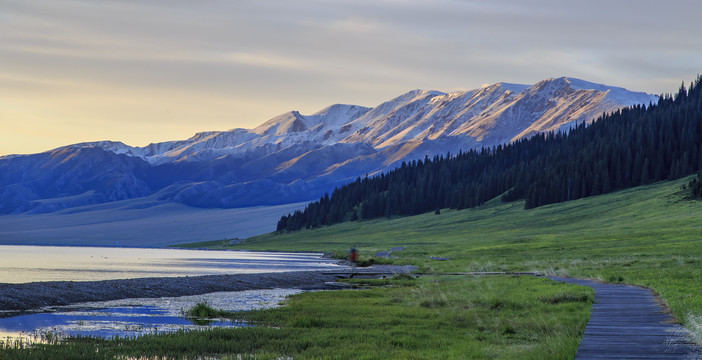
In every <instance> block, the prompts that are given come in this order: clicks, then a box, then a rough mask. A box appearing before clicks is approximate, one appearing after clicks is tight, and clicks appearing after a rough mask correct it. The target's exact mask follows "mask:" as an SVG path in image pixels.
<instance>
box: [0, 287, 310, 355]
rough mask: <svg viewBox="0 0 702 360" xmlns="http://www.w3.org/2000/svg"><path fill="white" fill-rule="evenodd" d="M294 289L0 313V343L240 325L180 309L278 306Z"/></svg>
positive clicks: (125, 301) (244, 308)
mask: <svg viewBox="0 0 702 360" xmlns="http://www.w3.org/2000/svg"><path fill="white" fill-rule="evenodd" d="M300 292H301V290H298V289H269V290H246V291H235V292H217V293H211V294H204V295H194V296H181V297H164V298H157V299H149V298H146V299H124V300H113V301H101V302H90V303H82V304H75V305H69V306H59V307H52V308H45V309H42V311H41V312H38V313H29V314H24V315H19V316H13V317H8V318H0V343H1V342H3V341H6V342H12V341H23V342H25V343H33V342H41V341H42V336H44V337H45V336H46V335H47V334H51V336H53V337H65V336H76V335H82V336H88V335H90V336H97V337H104V338H110V337H112V336H115V335H118V336H139V335H144V334H153V333H163V332H170V331H177V330H200V329H206V328H210V327H242V326H248V324H246V323H242V322H233V321H230V320H216V319H215V320H213V321H211V322H202V321H193V320H188V319H186V318H184V317H183V311H184V310H187V309H190V308H192V307H193V306H194V305H195V304H197V303H199V302H206V303H207V304H208V305H210V306H212V307H213V308H216V309H223V310H229V311H244V310H252V309H265V308H271V307H275V306H279V303H280V302H281V301H283V300H284V299H285V297H287V296H289V295H292V294H297V293H300Z"/></svg>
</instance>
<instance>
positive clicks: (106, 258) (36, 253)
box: [0, 245, 337, 283]
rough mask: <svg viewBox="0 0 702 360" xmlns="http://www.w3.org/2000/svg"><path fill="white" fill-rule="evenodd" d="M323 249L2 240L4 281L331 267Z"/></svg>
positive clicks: (0, 252) (1, 274)
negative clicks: (124, 245) (185, 247)
mask: <svg viewBox="0 0 702 360" xmlns="http://www.w3.org/2000/svg"><path fill="white" fill-rule="evenodd" d="M335 267H337V265H335V263H334V262H333V261H332V260H330V259H324V258H322V256H321V254H311V253H272V252H249V251H210V250H181V249H151V248H149V249H142V248H111V247H71V246H65V247H62V246H13V245H0V282H3V283H27V282H36V281H97V280H114V279H133V278H145V277H178V276H199V275H222V274H242V273H266V272H287V271H300V270H328V269H332V268H335Z"/></svg>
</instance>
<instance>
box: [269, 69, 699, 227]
mask: <svg viewBox="0 0 702 360" xmlns="http://www.w3.org/2000/svg"><path fill="white" fill-rule="evenodd" d="M698 169H702V78H699V77H698V79H697V80H696V81H695V82H693V83H692V84H691V85H690V88H689V89H686V88H685V86H682V87H681V88H680V89H679V91H678V92H677V93H676V94H675V95H674V96H671V95H666V96H665V97H663V98H662V99H660V101H659V102H658V103H657V104H655V105H649V106H647V107H646V106H641V105H636V106H632V107H629V108H623V109H621V110H617V111H616V112H613V113H611V114H605V115H603V116H602V117H600V118H598V119H597V120H595V121H594V122H592V123H591V124H587V123H581V124H580V125H578V126H576V127H575V128H573V129H571V130H570V131H568V132H560V131H559V132H549V133H546V134H536V135H534V136H532V137H529V138H526V139H520V140H517V141H514V142H512V143H510V144H505V145H498V146H496V147H492V148H482V149H480V150H469V151H467V152H459V153H458V154H456V155H451V154H448V155H447V156H446V157H444V156H435V157H434V158H433V159H432V158H429V157H425V159H424V160H421V159H420V160H413V161H411V162H410V163H404V162H403V163H402V166H401V167H399V168H397V169H395V170H392V171H390V172H388V173H384V174H380V175H375V176H373V177H365V178H363V179H361V178H360V177H359V178H357V179H356V181H355V182H352V183H349V184H346V185H344V186H342V187H340V188H338V189H335V190H334V192H333V193H331V196H329V195H324V196H323V197H321V198H320V200H319V201H316V202H313V203H310V204H309V205H308V206H307V207H306V208H305V209H304V210H303V211H296V212H294V213H293V214H290V215H288V216H284V217H282V218H281V219H280V221H279V222H278V226H277V229H278V230H279V231H294V230H299V229H301V228H314V227H318V226H320V225H329V224H334V223H338V222H342V221H345V220H351V221H353V220H354V219H357V218H363V219H369V218H375V217H380V216H386V217H388V216H392V215H414V214H421V213H423V212H427V211H432V210H435V209H438V208H447V207H448V208H452V209H464V208H469V207H475V206H480V205H481V204H483V203H484V202H486V201H488V200H490V199H492V198H494V197H496V196H499V195H502V197H501V199H502V200H503V201H513V200H516V199H525V200H526V202H525V205H524V206H525V207H526V208H533V207H537V206H542V205H545V204H551V203H556V202H562V201H570V200H573V199H579V198H583V197H588V196H595V195H600V194H606V193H609V192H611V191H613V190H616V189H625V188H629V187H635V186H639V185H645V184H649V183H651V182H655V181H659V180H664V179H667V180H673V179H678V178H680V177H683V176H687V175H689V174H692V173H694V172H696V171H697V170H698Z"/></svg>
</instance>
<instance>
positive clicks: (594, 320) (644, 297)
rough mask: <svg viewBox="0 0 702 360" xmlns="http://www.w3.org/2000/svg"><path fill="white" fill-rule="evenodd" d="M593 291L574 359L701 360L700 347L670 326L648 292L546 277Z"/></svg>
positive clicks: (677, 327) (670, 320) (683, 331)
mask: <svg viewBox="0 0 702 360" xmlns="http://www.w3.org/2000/svg"><path fill="white" fill-rule="evenodd" d="M550 279H552V280H556V281H562V282H566V283H572V284H578V285H584V286H589V287H591V288H592V289H593V290H595V303H594V304H593V305H592V309H591V311H590V320H589V321H588V322H587V327H586V328H585V334H584V335H583V338H582V340H581V341H580V346H579V347H578V353H577V355H576V356H575V359H576V360H584V359H702V348H701V347H699V346H697V345H695V344H694V343H693V342H692V338H691V336H690V333H689V332H688V331H687V329H685V328H683V327H682V326H680V325H678V324H676V323H674V319H673V318H672V316H671V315H670V312H669V310H668V309H667V308H666V307H665V306H664V305H661V303H660V302H659V301H656V297H655V296H654V295H653V293H652V292H651V290H648V289H644V288H640V287H636V286H630V285H621V284H603V283H599V282H596V281H591V280H582V279H570V278H559V277H550Z"/></svg>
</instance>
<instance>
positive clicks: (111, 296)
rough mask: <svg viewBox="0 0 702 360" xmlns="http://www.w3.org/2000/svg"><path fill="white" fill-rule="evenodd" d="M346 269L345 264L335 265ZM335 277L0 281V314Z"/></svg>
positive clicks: (321, 284) (323, 282)
mask: <svg viewBox="0 0 702 360" xmlns="http://www.w3.org/2000/svg"><path fill="white" fill-rule="evenodd" d="M413 268H414V267H411V266H409V267H408V266H387V265H376V266H373V267H372V268H365V269H359V271H358V272H359V274H360V273H363V272H372V273H376V274H377V273H385V274H388V275H390V274H396V273H406V272H410V271H412V270H413ZM340 271H348V269H344V268H342V269H340ZM334 280H336V276H335V274H334V273H330V272H325V271H292V272H280V273H261V274H235V275H206V276H189V277H165V278H163V277H161V278H140V279H125V280H103V281H80V282H78V281H50V282H34V283H25V284H4V283H0V316H3V315H5V316H7V315H14V314H16V313H17V312H23V311H28V310H34V309H40V308H43V307H46V306H60V305H70V304H76V303H82V302H89V301H107V300H118V299H129V298H159V297H173V296H186V295H200V294H207V293H213V292H219V291H243V290H259V289H275V288H297V289H305V290H313V289H329V288H332V287H331V286H328V285H327V283H328V282H333V281H334Z"/></svg>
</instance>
